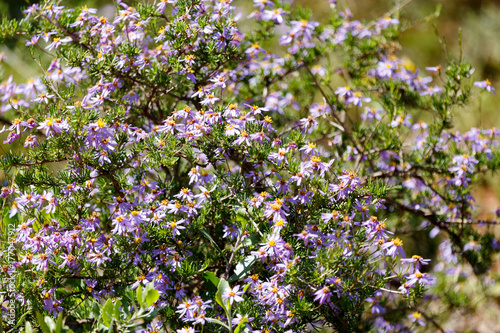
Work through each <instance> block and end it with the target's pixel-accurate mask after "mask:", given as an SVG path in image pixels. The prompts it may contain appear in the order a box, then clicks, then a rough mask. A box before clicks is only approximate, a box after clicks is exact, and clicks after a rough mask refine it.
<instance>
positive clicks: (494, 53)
mask: <svg viewBox="0 0 500 333" xmlns="http://www.w3.org/2000/svg"><path fill="white" fill-rule="evenodd" d="M149 1H151V2H153V1H154V0H149ZM35 2H38V1H34V0H27V1H25V0H0V14H1V15H3V16H6V17H10V18H22V17H23V15H22V9H23V8H25V7H26V6H28V5H29V4H32V3H35ZM59 2H60V4H61V5H64V6H66V7H79V6H82V5H87V6H88V7H92V8H98V9H99V14H100V15H104V16H108V17H110V16H113V14H114V6H113V5H112V1H111V0H62V1H59ZM125 2H132V0H125ZM234 4H235V5H236V6H237V7H239V10H240V11H242V12H243V13H246V14H249V13H250V12H251V11H252V5H253V1H252V0H235V2H234ZM403 4H404V6H403V8H402V9H401V10H400V11H399V12H398V13H396V15H398V16H399V19H400V21H401V23H402V27H403V28H404V32H403V33H402V35H401V39H400V44H401V49H400V50H399V51H398V54H397V55H398V56H399V57H401V58H406V59H408V60H411V61H412V62H413V63H414V64H415V66H416V67H417V68H420V69H424V67H426V66H436V65H443V66H444V65H445V64H446V58H447V54H446V52H445V51H444V50H443V47H442V45H441V43H440V42H439V38H438V36H437V35H436V31H437V33H438V34H439V36H441V37H442V38H443V39H444V40H445V41H446V48H447V52H448V54H449V56H450V57H452V58H455V59H458V58H459V56H460V53H462V54H463V57H464V58H465V59H467V60H468V61H469V62H470V63H471V64H472V65H473V67H474V68H475V73H474V77H475V78H476V80H477V81H480V80H484V79H486V78H487V79H489V80H490V81H491V82H492V85H493V86H494V87H497V90H498V95H493V94H489V93H482V94H480V96H478V98H476V99H474V102H473V103H471V104H470V105H468V106H466V107H465V108H461V109H457V110H456V118H455V123H456V129H457V130H459V131H467V130H468V129H470V128H471V127H482V128H489V127H493V126H496V127H499V128H500V112H499V105H500V103H499V102H500V0H413V1H405V0H338V1H337V6H338V8H340V9H344V8H346V7H347V8H349V9H350V10H351V12H352V13H353V14H354V19H359V20H371V19H377V18H379V17H384V16H385V14H386V13H387V12H388V11H389V10H391V9H392V8H394V6H398V5H403ZM292 6H303V7H309V8H311V9H312V10H313V19H314V20H317V21H327V20H328V18H329V13H330V6H329V3H328V0H295V1H293V3H292ZM460 31H462V33H461V34H462V48H461V49H460V47H459V34H460ZM0 53H4V55H5V58H6V60H5V63H4V69H5V72H4V77H3V78H2V80H4V79H6V78H7V77H8V76H9V75H13V77H14V80H15V81H17V82H25V81H26V80H27V79H28V78H30V77H32V76H37V75H38V74H39V70H38V68H37V67H36V65H35V64H33V62H32V61H31V58H30V56H29V54H28V52H26V49H25V48H24V40H19V39H18V40H16V39H12V40H8V41H6V42H5V43H4V44H0ZM475 91H477V92H478V90H475ZM478 95H479V92H478ZM4 116H5V117H6V118H9V114H7V115H4ZM0 139H1V140H0V142H2V141H3V137H2V138H0ZM7 149H8V148H7ZM0 178H1V176H0ZM0 180H1V179H0ZM475 197H476V201H477V204H478V207H479V208H478V214H479V217H480V218H484V219H494V218H495V217H496V216H495V213H494V212H495V210H496V209H497V208H499V207H500V175H498V174H489V175H486V176H485V177H484V179H483V180H482V182H481V183H480V184H479V185H478V186H477V187H476V188H475ZM496 234H497V239H500V227H496ZM406 244H407V243H406V242H405V245H406ZM408 245H409V246H410V247H415V248H417V249H418V247H419V246H418V244H416V242H415V239H414V240H413V242H411V241H410V242H409V244H408ZM419 250H421V249H419ZM433 250H435V249H433ZM431 251H432V250H431ZM410 252H411V251H410ZM419 252H420V251H419ZM419 252H414V253H419ZM493 272H494V273H495V274H494V276H495V278H494V279H495V280H496V281H497V282H496V283H493V284H491V285H490V286H487V287H485V286H483V285H482V283H481V281H480V280H478V279H468V280H466V281H465V282H460V283H461V284H462V285H460V286H457V287H460V290H462V291H463V292H464V293H466V295H467V297H468V298H469V299H470V305H469V306H467V307H463V308H457V309H451V311H449V310H448V311H446V314H445V313H443V317H442V318H440V319H441V320H442V321H444V322H443V325H442V326H443V327H446V328H449V329H453V330H455V332H485V333H492V332H500V264H498V260H497V264H496V265H495V266H494V268H493ZM430 310H431V311H432V312H433V313H439V311H440V309H439V308H437V309H430ZM443 310H444V309H443ZM429 329H430V328H429Z"/></svg>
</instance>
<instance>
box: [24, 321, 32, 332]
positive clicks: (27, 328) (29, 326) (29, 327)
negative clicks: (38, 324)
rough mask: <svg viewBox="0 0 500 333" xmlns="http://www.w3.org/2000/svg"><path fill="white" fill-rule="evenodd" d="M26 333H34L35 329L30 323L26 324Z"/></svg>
mask: <svg viewBox="0 0 500 333" xmlns="http://www.w3.org/2000/svg"><path fill="white" fill-rule="evenodd" d="M24 333H33V327H31V323H30V322H29V321H27V322H26V326H25V328H24Z"/></svg>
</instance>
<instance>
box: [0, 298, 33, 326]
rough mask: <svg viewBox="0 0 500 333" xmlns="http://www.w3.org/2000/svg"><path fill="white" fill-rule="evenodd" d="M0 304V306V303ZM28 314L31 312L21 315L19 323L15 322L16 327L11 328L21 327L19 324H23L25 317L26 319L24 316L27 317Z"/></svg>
mask: <svg viewBox="0 0 500 333" xmlns="http://www.w3.org/2000/svg"><path fill="white" fill-rule="evenodd" d="M0 304H1V303H0ZM30 312H31V311H28V312H26V313H25V314H23V315H22V316H21V318H19V321H18V322H17V324H16V326H14V327H13V328H18V327H19V326H21V324H22V323H24V318H25V317H26V316H27V315H28V314H29V313H30ZM26 323H29V322H26ZM30 327H31V324H30ZM0 332H2V331H1V330H0Z"/></svg>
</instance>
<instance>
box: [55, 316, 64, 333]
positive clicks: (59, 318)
mask: <svg viewBox="0 0 500 333" xmlns="http://www.w3.org/2000/svg"><path fill="white" fill-rule="evenodd" d="M62 329H63V314H62V313H60V314H59V315H58V316H57V321H56V333H61V332H62Z"/></svg>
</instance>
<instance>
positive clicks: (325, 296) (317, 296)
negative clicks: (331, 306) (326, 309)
mask: <svg viewBox="0 0 500 333" xmlns="http://www.w3.org/2000/svg"><path fill="white" fill-rule="evenodd" d="M331 297H332V292H331V291H330V288H329V287H327V286H324V287H323V288H321V289H318V290H317V291H316V292H315V293H314V300H315V301H318V302H319V304H323V303H324V302H330V298H331Z"/></svg>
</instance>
